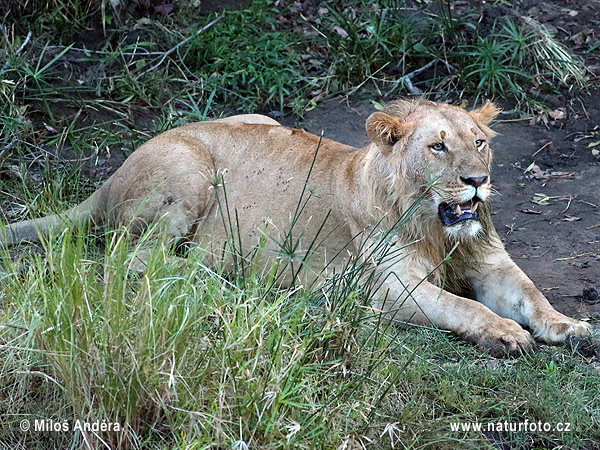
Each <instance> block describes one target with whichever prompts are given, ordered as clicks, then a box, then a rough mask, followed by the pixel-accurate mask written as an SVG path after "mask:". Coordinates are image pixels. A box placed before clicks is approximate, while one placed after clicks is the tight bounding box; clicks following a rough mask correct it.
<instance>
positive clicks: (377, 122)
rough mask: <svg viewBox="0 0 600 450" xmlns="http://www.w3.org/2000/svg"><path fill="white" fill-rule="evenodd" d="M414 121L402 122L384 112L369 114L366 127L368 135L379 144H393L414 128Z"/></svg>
mask: <svg viewBox="0 0 600 450" xmlns="http://www.w3.org/2000/svg"><path fill="white" fill-rule="evenodd" d="M412 127H413V124H412V123H404V122H400V121H399V120H398V119H396V118H394V117H392V116H388V115H387V114H385V113H382V112H376V113H373V114H371V115H370V116H369V118H368V119H367V123H366V124H365V129H366V130H367V136H369V139H371V141H373V142H374V143H375V144H377V145H383V146H390V147H391V146H393V145H394V144H395V143H396V142H398V141H399V140H400V139H402V137H404V136H406V135H407V134H408V133H409V132H410V131H411V130H412Z"/></svg>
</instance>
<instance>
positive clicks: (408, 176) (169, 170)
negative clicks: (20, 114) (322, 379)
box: [0, 100, 590, 355]
mask: <svg viewBox="0 0 600 450" xmlns="http://www.w3.org/2000/svg"><path fill="white" fill-rule="evenodd" d="M496 114H497V109H496V107H495V106H494V105H492V104H491V103H487V104H485V105H484V106H483V107H481V108H479V109H476V110H474V111H470V112H467V111H465V110H464V109H461V108H458V107H455V106H450V105H446V104H440V103H433V102H428V101H424V100H416V101H397V102H393V103H391V104H390V105H389V106H387V107H386V108H385V109H384V110H383V112H376V113H374V114H372V115H371V116H370V117H369V118H368V119H367V122H366V131H367V135H368V136H369V138H370V140H371V141H372V142H371V143H370V144H369V145H368V146H367V147H365V148H362V149H358V148H353V147H349V146H346V145H343V144H340V143H337V142H334V141H331V140H328V139H322V140H320V139H319V138H318V137H317V136H314V135H312V134H309V133H307V132H305V131H303V130H297V129H290V128H286V127H283V126H281V125H279V124H278V123H277V122H275V121H274V120H272V119H269V118H268V117H264V116H257V115H248V116H235V117H232V118H228V119H222V120H215V121H209V122H202V123H193V124H189V125H185V126H182V127H179V128H176V129H173V130H171V131H168V132H166V133H163V134H161V135H159V136H157V137H155V138H154V139H151V140H150V141H148V142H146V143H145V144H144V145H142V146H141V147H140V148H139V149H137V150H136V151H135V152H134V153H133V154H132V155H131V156H130V157H129V158H128V159H127V160H126V161H125V162H124V164H123V166H122V167H121V168H120V169H119V170H117V171H116V173H115V174H114V175H113V176H112V177H111V178H110V179H108V181H107V182H106V183H105V184H104V185H103V186H102V187H101V188H100V189H98V191H96V192H95V193H94V194H92V196H91V197H90V198H88V199H87V200H85V201H84V202H83V203H81V204H80V205H78V206H76V207H74V208H72V209H70V210H68V211H66V212H65V213H63V214H61V215H60V216H59V215H54V216H49V217H46V218H43V219H35V220H30V221H26V222H21V223H15V224H12V225H9V226H7V227H6V228H5V229H4V230H3V233H2V234H3V235H4V238H3V239H4V240H3V244H4V245H5V246H8V245H12V244H14V243H17V242H21V241H23V240H35V239H37V238H38V235H48V234H49V233H50V232H53V231H57V230H59V229H60V228H63V227H66V226H67V225H68V224H75V225H77V224H82V223H85V222H89V221H93V222H95V223H100V222H103V221H106V222H108V223H110V224H112V225H118V224H128V225H129V226H130V227H132V230H133V231H134V232H137V233H139V232H142V231H143V229H144V228H145V227H147V226H148V225H149V224H152V223H155V222H157V221H158V220H160V222H161V223H162V224H163V225H164V228H165V231H166V232H167V233H168V234H169V235H170V236H172V237H173V238H184V239H190V240H192V241H193V242H195V243H197V244H198V245H199V246H201V247H203V248H205V249H208V250H209V251H211V250H212V251H213V252H214V253H215V254H218V253H219V252H220V251H221V249H222V248H223V243H224V242H225V241H226V240H227V238H228V234H229V233H230V232H231V230H228V228H229V226H231V217H232V216H234V217H235V222H236V225H235V228H236V232H235V235H236V239H238V238H239V240H240V241H241V245H242V248H241V249H240V250H241V253H242V254H246V253H248V252H249V251H250V249H252V248H253V247H254V246H256V245H259V242H261V237H263V239H262V242H263V244H264V242H265V239H264V237H265V236H267V237H268V238H267V239H266V244H264V245H265V246H266V247H267V249H266V251H262V252H260V254H261V258H262V260H261V261H262V264H270V263H272V262H273V261H274V260H275V259H277V258H281V252H280V251H279V250H280V247H279V246H278V244H276V243H277V242H282V240H285V239H286V238H289V236H290V233H289V231H290V228H291V222H294V224H293V231H292V234H293V238H294V239H295V240H296V241H297V242H298V243H299V245H298V246H297V247H296V249H295V250H294V252H293V253H294V255H293V258H296V259H303V258H305V257H306V254H307V253H308V252H311V253H312V254H311V256H310V267H311V269H313V272H312V273H315V268H316V272H319V270H318V268H319V267H320V268H323V267H327V268H330V269H332V268H335V267H342V266H343V264H344V261H345V260H346V259H347V258H348V254H349V253H357V252H364V253H365V256H369V255H368V254H367V253H368V252H369V251H370V250H369V249H372V248H373V247H374V246H376V245H377V240H378V239H379V237H378V236H379V234H380V233H379V231H384V232H385V231H389V229H390V228H391V227H392V226H393V225H394V224H395V223H397V222H398V220H399V219H400V217H402V215H403V214H405V213H406V212H407V211H409V210H410V211H411V213H412V216H411V218H410V220H408V222H407V223H406V224H403V225H402V226H400V227H397V229H394V233H395V237H394V241H395V245H396V246H397V248H402V247H403V246H406V247H405V248H403V249H402V251H398V252H395V253H394V255H395V256H394V257H393V258H392V259H391V260H389V258H388V260H387V261H386V262H385V264H383V263H380V264H379V266H378V267H376V268H375V269H374V270H377V271H379V273H380V274H381V275H383V276H382V277H381V280H383V281H382V282H381V283H380V286H379V288H378V289H377V291H376V292H375V303H376V304H375V307H376V308H379V309H380V310H382V311H383V312H384V313H385V314H387V315H388V316H389V318H390V319H395V320H399V321H409V322H412V323H416V324H423V325H431V324H433V325H434V326H437V327H439V328H442V329H445V330H450V331H453V332H454V333H456V334H458V335H460V336H462V337H463V338H465V339H467V340H469V341H472V342H475V343H477V344H478V345H479V346H481V347H483V348H486V349H489V350H490V351H491V352H492V354H494V355H502V354H506V353H511V354H513V353H518V352H520V351H522V350H528V349H531V348H532V347H533V346H534V345H535V343H534V340H533V338H532V336H531V335H530V333H529V332H528V331H526V330H525V329H523V328H522V325H523V326H527V327H529V329H530V330H531V331H532V333H533V336H534V337H535V338H536V339H539V340H541V341H544V342H547V343H560V342H563V341H565V339H566V338H567V337H568V336H581V335H584V334H587V333H588V332H589V331H590V328H589V326H588V325H587V324H586V323H584V322H580V321H577V320H574V319H570V318H568V317H566V316H564V315H562V314H560V313H558V312H557V311H556V310H554V309H553V308H552V306H551V305H550V303H549V302H548V301H547V300H546V298H545V297H544V296H543V295H542V294H541V293H540V291H539V290H538V289H536V287H535V286H534V285H533V283H532V282H531V280H529V278H528V277H527V276H526V275H525V274H524V273H523V272H522V271H521V270H520V269H519V268H518V267H517V266H516V265H515V263H514V262H513V261H512V260H511V259H510V257H509V256H508V254H507V253H506V251H505V250H504V247H503V245H502V243H501V241H500V239H499V237H498V235H497V233H496V231H495V229H494V227H493V225H492V221H491V218H490V210H489V207H488V204H487V201H488V197H489V195H490V191H491V184H490V166H491V162H492V151H491V148H490V145H489V140H490V139H491V138H492V136H493V134H494V133H493V132H492V131H491V130H490V129H489V128H488V124H489V122H490V121H491V120H492V119H493V118H494V117H495V116H496ZM309 173H310V176H308V175H309ZM307 180H308V181H307ZM307 189H308V190H309V191H310V192H311V195H310V196H309V198H308V197H307V196H306V195H305V196H304V200H302V201H301V200H300V198H301V197H302V194H303V193H306V190H307ZM225 195H226V199H227V207H228V210H229V212H230V214H231V215H229V216H228V217H229V219H228V220H225V217H224V212H223V208H222V206H223V204H224V199H225ZM307 198H308V199H307ZM306 199H307V200H306ZM305 200H306V201H305ZM304 201H305V203H304ZM299 202H300V203H302V206H303V209H302V210H301V213H300V214H298V212H299V208H298V205H299ZM411 208H412V209H411ZM238 230H239V236H238ZM316 240H321V241H322V243H321V245H319V246H318V248H312V247H311V246H312V243H313V242H314V241H316ZM0 243H2V241H0ZM308 247H311V248H308ZM269 250H271V251H269ZM450 251H452V254H451V258H450V260H449V261H447V262H445V263H444V264H442V262H443V261H444V258H445V257H446V256H447V254H448V253H449V252H450ZM287 257H289V255H287ZM293 258H292V259H293ZM307 272H310V271H307ZM424 280H425V281H424ZM442 284H443V285H444V286H449V287H450V288H449V289H451V290H452V291H453V292H454V293H453V292H450V290H445V289H443V288H441V286H442ZM461 287H468V288H469V289H468V290H469V291H470V292H472V294H473V295H474V297H475V298H476V300H472V299H470V298H466V297H463V296H459V295H457V293H459V292H461Z"/></svg>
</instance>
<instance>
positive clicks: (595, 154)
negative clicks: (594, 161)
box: [592, 149, 600, 156]
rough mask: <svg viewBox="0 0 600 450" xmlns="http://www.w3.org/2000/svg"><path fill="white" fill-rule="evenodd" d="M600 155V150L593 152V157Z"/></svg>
mask: <svg viewBox="0 0 600 450" xmlns="http://www.w3.org/2000/svg"><path fill="white" fill-rule="evenodd" d="M598 155H600V150H595V149H594V150H592V156H598Z"/></svg>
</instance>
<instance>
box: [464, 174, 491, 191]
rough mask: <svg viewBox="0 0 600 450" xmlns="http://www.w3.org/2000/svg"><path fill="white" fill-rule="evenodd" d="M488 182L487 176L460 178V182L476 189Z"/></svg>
mask: <svg viewBox="0 0 600 450" xmlns="http://www.w3.org/2000/svg"><path fill="white" fill-rule="evenodd" d="M487 180H488V177H487V175H484V176H481V177H460V181H462V182H463V183H465V184H468V185H469V186H473V187H474V188H478V187H479V186H481V185H482V184H483V183H485V182H486V181H487Z"/></svg>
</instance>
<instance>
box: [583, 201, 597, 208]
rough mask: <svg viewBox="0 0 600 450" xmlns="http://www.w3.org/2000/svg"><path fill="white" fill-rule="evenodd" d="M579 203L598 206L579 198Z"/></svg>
mask: <svg viewBox="0 0 600 450" xmlns="http://www.w3.org/2000/svg"><path fill="white" fill-rule="evenodd" d="M579 202H580V203H585V204H586V205H590V206H593V207H594V208H598V205H594V204H593V203H590V202H586V201H585V200H579Z"/></svg>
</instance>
